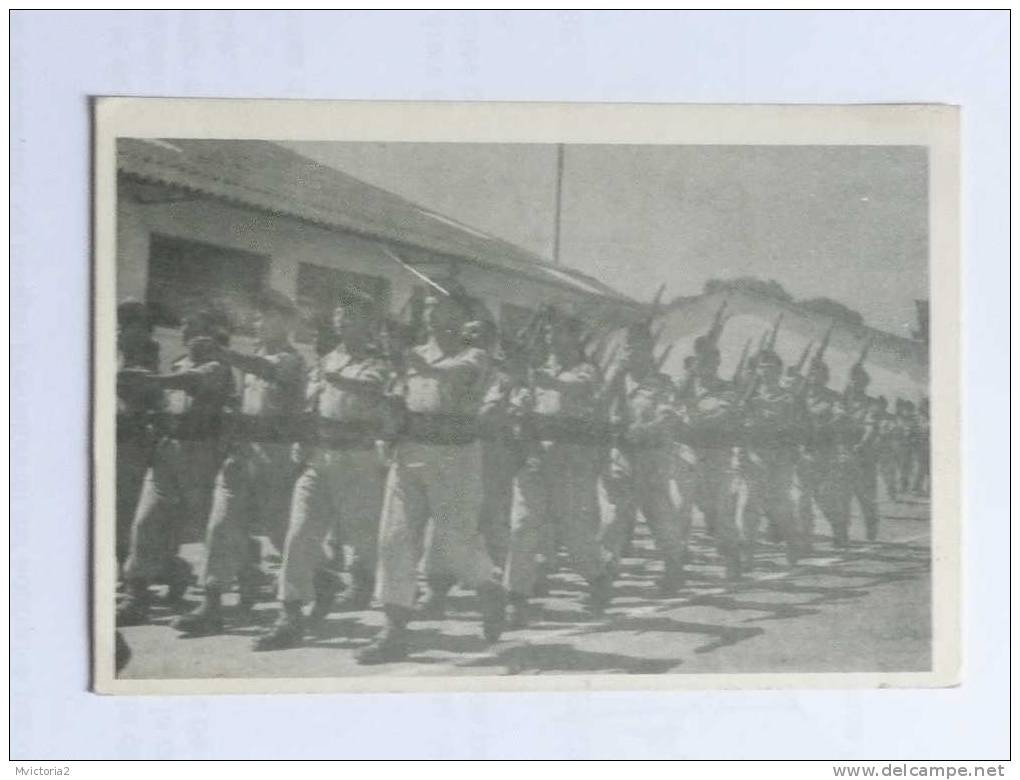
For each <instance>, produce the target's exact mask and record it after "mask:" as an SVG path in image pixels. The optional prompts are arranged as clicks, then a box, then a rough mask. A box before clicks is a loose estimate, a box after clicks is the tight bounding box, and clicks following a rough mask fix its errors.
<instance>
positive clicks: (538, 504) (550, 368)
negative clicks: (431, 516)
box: [503, 312, 613, 626]
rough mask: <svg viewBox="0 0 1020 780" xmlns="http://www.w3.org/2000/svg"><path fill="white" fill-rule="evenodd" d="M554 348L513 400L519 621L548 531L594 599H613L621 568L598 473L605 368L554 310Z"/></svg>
mask: <svg viewBox="0 0 1020 780" xmlns="http://www.w3.org/2000/svg"><path fill="white" fill-rule="evenodd" d="M543 337H544V340H545V343H546V349H547V352H548V357H547V359H546V360H545V361H544V362H543V363H542V365H541V366H539V367H537V368H533V369H531V370H530V371H529V375H530V376H529V382H528V383H527V384H526V385H524V386H521V387H519V388H517V390H516V391H515V392H514V394H513V397H512V398H511V404H512V405H513V407H514V409H515V413H516V414H517V415H518V416H519V417H520V418H521V420H520V430H521V437H522V439H523V440H524V446H525V463H524V465H523V466H522V468H521V469H520V470H519V471H518V472H517V475H516V477H515V479H514V495H513V508H512V510H511V523H510V552H509V555H508V556H507V562H506V569H505V572H504V578H503V582H504V585H505V586H506V589H507V591H508V593H509V599H510V604H509V614H508V617H509V619H510V622H511V624H513V625H515V626H522V625H524V624H525V623H526V622H527V604H528V598H529V596H530V595H531V594H532V592H533V590H534V586H535V582H536V578H537V575H538V561H537V558H536V556H537V554H538V553H539V552H540V549H541V546H542V536H541V534H542V530H543V527H546V526H547V525H549V524H553V523H555V524H557V525H558V528H559V531H560V532H561V534H562V538H563V542H564V545H565V546H566V548H567V551H568V553H569V555H570V558H571V560H572V562H573V566H574V568H575V569H576V570H577V571H578V573H580V574H581V576H583V577H584V578H585V579H586V580H587V581H588V583H589V588H590V592H589V604H590V606H591V607H592V609H594V610H596V611H601V610H602V609H604V608H605V606H606V605H607V604H608V603H609V600H610V597H611V591H612V582H613V572H612V567H611V565H610V560H609V556H608V555H607V554H606V553H605V551H604V550H603V549H602V547H601V546H600V544H599V541H598V530H599V517H598V482H597V480H598V473H599V469H600V465H601V461H602V458H603V454H604V451H605V450H606V449H608V445H609V428H608V425H607V423H606V421H605V418H604V414H603V411H604V410H603V390H604V387H603V384H602V381H601V378H600V376H599V371H598V369H597V368H596V367H595V366H594V365H593V364H592V363H590V362H589V361H588V360H587V359H586V358H585V356H584V354H583V352H582V349H581V340H580V323H579V322H577V321H576V320H574V319H572V318H570V317H566V316H563V315H562V314H561V313H559V312H552V314H551V317H550V321H549V322H548V323H546V324H545V325H544V329H543Z"/></svg>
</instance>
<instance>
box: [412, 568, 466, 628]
mask: <svg viewBox="0 0 1020 780" xmlns="http://www.w3.org/2000/svg"><path fill="white" fill-rule="evenodd" d="M427 582H428V586H429V587H428V591H427V592H426V593H425V598H423V599H422V600H421V601H419V602H418V605H417V606H416V607H415V610H414V611H415V617H416V618H417V619H418V620H442V619H443V618H444V617H446V602H447V599H448V598H449V595H450V591H451V590H453V586H454V585H456V584H457V581H456V580H455V579H453V578H452V577H429V578H428V580H427Z"/></svg>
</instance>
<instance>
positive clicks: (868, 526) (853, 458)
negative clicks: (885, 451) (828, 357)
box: [844, 347, 878, 542]
mask: <svg viewBox="0 0 1020 780" xmlns="http://www.w3.org/2000/svg"><path fill="white" fill-rule="evenodd" d="M867 349H868V348H867V347H865V348H864V351H863V352H862V353H861V356H860V357H859V358H858V360H857V362H856V363H855V364H854V365H853V366H852V367H851V369H850V381H849V384H848V385H847V389H846V394H845V396H844V404H845V406H846V413H847V425H846V426H845V431H846V433H845V441H846V446H847V447H848V450H849V455H850V485H851V487H852V489H853V495H854V497H855V498H856V499H857V503H858V505H859V506H860V508H861V515H862V516H863V517H864V529H865V535H866V536H867V539H868V541H869V542H873V541H875V539H877V538H878V496H877V493H878V452H877V439H878V419H877V415H876V414H875V409H874V406H873V405H872V402H871V398H869V397H868V394H867V389H868V384H869V383H870V382H871V377H870V376H869V375H868V372H867V371H865V370H864V365H863V364H864V357H865V355H866V354H867Z"/></svg>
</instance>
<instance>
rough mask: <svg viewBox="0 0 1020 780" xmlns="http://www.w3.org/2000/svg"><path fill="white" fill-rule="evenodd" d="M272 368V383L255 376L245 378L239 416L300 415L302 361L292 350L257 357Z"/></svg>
mask: <svg viewBox="0 0 1020 780" xmlns="http://www.w3.org/2000/svg"><path fill="white" fill-rule="evenodd" d="M256 354H257V355H258V357H261V358H263V359H264V360H268V361H269V362H270V363H272V364H273V366H274V376H273V377H272V378H271V379H267V378H264V377H260V376H258V375H257V374H245V375H244V388H243V389H242V391H241V413H242V414H251V415H259V416H267V417H268V416H274V415H283V414H293V413H294V412H297V411H300V409H301V405H302V402H303V401H304V398H303V390H304V387H303V382H302V380H303V375H304V361H303V360H302V359H301V356H300V355H298V354H297V353H296V352H293V351H291V350H284V351H282V352H277V353H275V354H272V355H269V354H266V353H265V351H264V350H260V351H258V352H257V353H256Z"/></svg>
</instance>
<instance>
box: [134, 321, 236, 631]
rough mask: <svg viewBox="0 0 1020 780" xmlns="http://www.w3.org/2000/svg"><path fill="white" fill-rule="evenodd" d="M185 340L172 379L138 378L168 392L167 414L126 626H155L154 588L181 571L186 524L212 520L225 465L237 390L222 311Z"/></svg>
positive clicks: (139, 522)
mask: <svg viewBox="0 0 1020 780" xmlns="http://www.w3.org/2000/svg"><path fill="white" fill-rule="evenodd" d="M181 337H182V340H183V342H184V345H185V347H186V349H187V352H186V353H185V354H184V355H183V356H181V357H180V358H178V359H177V360H176V361H174V363H173V367H172V371H171V372H170V373H169V374H152V375H149V376H141V377H138V378H137V379H136V380H135V381H137V382H138V383H139V384H141V385H143V386H147V387H153V388H157V389H159V390H162V391H163V396H164V400H163V409H164V411H163V412H162V413H161V415H160V417H159V420H158V430H159V434H160V436H159V439H158V441H157V442H156V446H155V449H154V451H153V454H152V459H151V463H150V465H149V468H148V470H147V471H146V474H145V481H144V484H143V486H142V494H141V496H140V498H139V501H138V508H137V509H136V511H135V516H134V520H133V522H132V526H131V542H130V551H129V555H128V559H127V562H126V563H125V565H124V580H125V583H126V586H127V597H126V598H125V600H124V602H123V603H122V604H121V606H120V608H119V609H118V612H117V622H118V623H119V624H120V625H137V624H139V623H144V622H146V621H147V620H148V612H149V604H150V596H149V590H148V587H149V584H150V583H152V582H154V581H157V580H159V578H161V577H165V576H166V572H167V569H168V568H169V567H172V566H173V565H174V561H175V558H174V556H175V552H176V550H177V548H178V547H179V543H180V539H181V536H182V534H183V529H184V526H185V525H190V524H192V523H196V522H204V521H205V519H206V518H207V517H208V516H209V506H210V503H211V499H212V489H213V482H214V480H215V479H216V475H217V472H218V471H219V466H220V462H221V461H222V454H223V453H222V445H221V440H220V436H221V425H222V418H223V410H224V407H225V406H226V404H227V403H228V402H229V399H230V397H231V396H232V394H233V387H234V384H233V377H232V376H231V372H230V367H229V366H227V365H226V363H224V362H223V361H222V360H220V359H219V357H218V354H219V348H218V346H217V342H218V341H222V340H223V339H224V338H225V337H226V329H225V322H224V320H223V318H222V317H221V316H219V315H218V314H217V313H215V312H212V311H202V312H199V313H197V314H194V315H192V316H190V317H188V318H187V319H186V320H185V322H184V326H183V329H182V331H181Z"/></svg>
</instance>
